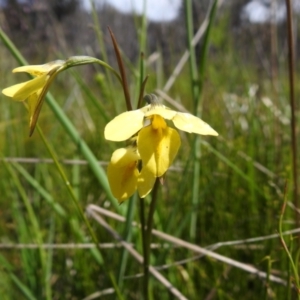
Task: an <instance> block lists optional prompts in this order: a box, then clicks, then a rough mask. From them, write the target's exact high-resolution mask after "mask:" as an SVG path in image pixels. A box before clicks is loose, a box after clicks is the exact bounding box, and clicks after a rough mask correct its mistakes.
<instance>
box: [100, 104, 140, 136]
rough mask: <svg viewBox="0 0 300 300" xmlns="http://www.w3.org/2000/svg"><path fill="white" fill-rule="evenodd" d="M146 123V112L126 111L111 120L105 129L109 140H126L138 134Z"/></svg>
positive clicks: (105, 134) (138, 110)
mask: <svg viewBox="0 0 300 300" xmlns="http://www.w3.org/2000/svg"><path fill="white" fill-rule="evenodd" d="M143 125H144V113H143V112H142V111H141V110H140V109H137V110H132V111H127V112H124V113H122V114H120V115H118V116H116V117H115V118H114V119H113V120H111V121H110V122H109V123H108V124H107V125H106V126H105V129H104V137H105V139H107V140H109V141H115V142H120V141H125V140H128V139H129V138H130V137H132V136H133V135H134V134H136V133H137V132H138V131H139V130H140V129H141V128H142V127H143Z"/></svg>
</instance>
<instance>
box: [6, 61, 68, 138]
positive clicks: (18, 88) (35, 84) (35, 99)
mask: <svg viewBox="0 0 300 300" xmlns="http://www.w3.org/2000/svg"><path fill="white" fill-rule="evenodd" d="M64 64H65V61H63V60H56V61H53V62H49V63H47V64H44V65H32V66H22V67H18V68H15V69H14V70H13V73H17V72H26V73H29V74H31V75H33V76H36V77H35V78H34V79H31V80H29V81H26V82H23V83H19V84H16V85H13V86H11V87H8V88H6V89H4V90H3V91H2V93H3V94H4V95H6V96H8V97H11V98H12V99H13V100H15V101H25V100H27V104H28V110H29V117H30V118H29V127H30V136H31V135H32V133H33V131H34V128H35V126H36V122H37V119H38V116H39V113H40V111H41V108H42V105H43V99H44V97H45V95H46V93H47V91H48V89H49V87H50V84H51V83H52V81H53V79H54V78H55V76H56V75H57V74H58V73H59V72H60V71H61V70H63V69H64Z"/></svg>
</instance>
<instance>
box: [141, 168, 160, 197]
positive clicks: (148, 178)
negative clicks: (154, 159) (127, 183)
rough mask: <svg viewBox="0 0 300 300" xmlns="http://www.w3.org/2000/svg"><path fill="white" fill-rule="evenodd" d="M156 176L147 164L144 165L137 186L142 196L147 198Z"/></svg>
mask: <svg viewBox="0 0 300 300" xmlns="http://www.w3.org/2000/svg"><path fill="white" fill-rule="evenodd" d="M155 180H156V177H155V176H154V175H153V173H152V172H151V170H150V169H149V168H147V166H145V167H143V168H142V170H141V172H140V175H139V177H138V183H137V188H138V192H139V195H140V197H141V198H145V197H146V196H147V195H148V194H149V193H150V192H151V191H152V189H153V186H154V183H155Z"/></svg>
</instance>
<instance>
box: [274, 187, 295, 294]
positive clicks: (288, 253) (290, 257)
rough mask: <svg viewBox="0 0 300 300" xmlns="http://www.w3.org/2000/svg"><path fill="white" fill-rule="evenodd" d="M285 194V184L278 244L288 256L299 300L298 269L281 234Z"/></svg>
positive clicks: (285, 200)
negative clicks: (279, 243)
mask: <svg viewBox="0 0 300 300" xmlns="http://www.w3.org/2000/svg"><path fill="white" fill-rule="evenodd" d="M286 192H287V184H286V186H285V192H284V202H283V205H282V208H281V213H280V218H279V236H280V242H281V244H282V246H283V248H284V250H285V252H286V254H287V256H288V259H289V262H290V265H291V268H292V271H293V274H294V281H295V284H296V288H297V299H298V300H299V299H300V285H299V283H300V282H299V274H298V269H297V267H296V265H295V263H294V260H293V257H292V255H291V251H290V250H289V249H288V247H287V245H286V243H285V240H284V238H283V233H282V222H283V216H284V212H285V208H286V203H287V197H286Z"/></svg>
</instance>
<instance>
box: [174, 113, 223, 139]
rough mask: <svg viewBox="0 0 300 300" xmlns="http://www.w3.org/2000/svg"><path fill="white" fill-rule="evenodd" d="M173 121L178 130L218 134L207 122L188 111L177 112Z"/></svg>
mask: <svg viewBox="0 0 300 300" xmlns="http://www.w3.org/2000/svg"><path fill="white" fill-rule="evenodd" d="M172 121H173V123H174V125H175V127H177V128H178V129H180V130H183V131H186V132H189V133H192V132H193V133H198V134H203V135H218V133H217V132H216V131H215V130H213V129H212V128H211V127H210V126H209V125H208V124H207V123H205V122H203V121H202V120H201V119H200V118H197V117H195V116H193V115H191V114H188V113H180V112H178V113H177V114H176V115H175V116H174V118H173V120H172Z"/></svg>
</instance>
